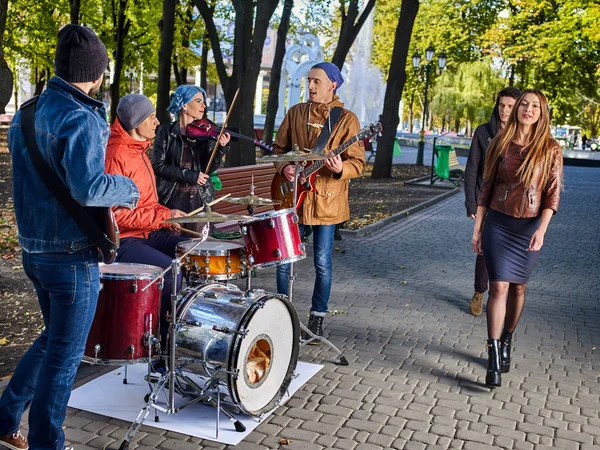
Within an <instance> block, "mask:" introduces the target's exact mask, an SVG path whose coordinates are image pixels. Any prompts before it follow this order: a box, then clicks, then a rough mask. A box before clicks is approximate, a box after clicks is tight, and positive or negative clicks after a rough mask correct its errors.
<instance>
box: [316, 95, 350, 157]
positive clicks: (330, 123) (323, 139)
mask: <svg viewBox="0 0 600 450" xmlns="http://www.w3.org/2000/svg"><path fill="white" fill-rule="evenodd" d="M342 111H343V109H342V108H340V107H339V106H336V107H335V108H333V109H332V110H331V112H330V113H329V119H328V120H326V121H325V123H324V124H323V128H321V134H320V135H319V138H318V139H317V145H315V148H314V150H313V153H319V154H322V153H323V151H324V150H325V146H326V145H327V142H329V138H330V137H331V132H332V131H333V129H334V128H335V124H336V123H337V121H338V119H339V118H340V116H341V115H342Z"/></svg>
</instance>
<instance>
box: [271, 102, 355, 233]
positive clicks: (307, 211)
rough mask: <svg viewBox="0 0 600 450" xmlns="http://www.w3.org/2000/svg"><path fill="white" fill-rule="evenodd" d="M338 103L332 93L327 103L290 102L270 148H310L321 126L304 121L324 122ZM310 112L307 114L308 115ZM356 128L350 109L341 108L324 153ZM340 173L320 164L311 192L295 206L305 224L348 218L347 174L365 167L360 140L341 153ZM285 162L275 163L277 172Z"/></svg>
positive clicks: (332, 222)
mask: <svg viewBox="0 0 600 450" xmlns="http://www.w3.org/2000/svg"><path fill="white" fill-rule="evenodd" d="M336 106H339V107H341V108H343V107H344V104H343V103H342V102H340V100H339V98H338V97H337V95H336V96H334V98H333V101H332V102H331V103H328V104H325V103H300V104H298V105H294V106H292V107H291V108H290V109H289V110H288V112H287V114H286V115H285V117H284V119H283V122H281V125H280V127H279V130H278V131H277V136H276V138H275V143H274V144H273V148H274V149H275V152H276V153H283V152H287V151H290V150H291V149H292V145H293V144H298V147H299V148H300V150H303V149H305V148H306V149H312V148H314V146H315V145H316V143H317V139H318V137H319V134H321V128H318V127H311V126H308V125H307V122H308V121H309V120H310V123H312V124H325V122H327V119H328V118H329V111H330V110H331V109H332V108H334V107H336ZM309 115H310V117H309ZM359 131H360V122H359V121H358V118H357V117H356V116H355V115H354V113H352V112H351V111H349V110H347V109H344V111H343V112H342V114H341V115H340V118H339V119H338V122H337V124H336V125H335V127H334V128H333V130H332V132H331V137H330V138H329V142H328V143H327V145H326V146H325V153H327V152H328V151H330V150H332V149H335V148H336V147H338V146H339V145H340V144H342V143H344V142H345V141H347V140H348V139H350V138H351V137H352V136H354V135H355V134H357V133H358V132H359ZM341 157H342V164H343V169H342V174H341V176H339V175H336V174H334V173H333V172H331V171H330V170H329V169H327V167H322V168H321V169H320V170H319V172H318V174H317V176H316V178H315V188H316V190H315V192H309V193H307V195H306V198H305V199H304V202H303V203H302V206H301V207H300V209H299V210H298V215H299V216H300V223H302V224H305V225H334V224H338V223H342V222H344V221H346V220H348V219H349V218H350V205H349V203H348V183H349V180H350V179H351V178H356V177H358V176H359V175H360V174H361V172H362V170H363V168H364V167H365V164H366V160H365V149H364V147H363V146H362V142H360V141H358V142H357V143H355V144H352V145H351V146H350V147H348V149H347V150H346V151H345V152H344V153H342V154H341ZM287 164H289V163H285V164H281V163H280V164H277V165H276V168H277V170H278V172H279V173H281V171H282V170H283V168H284V167H285V166H286V165H287Z"/></svg>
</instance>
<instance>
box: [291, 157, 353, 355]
mask: <svg viewBox="0 0 600 450" xmlns="http://www.w3.org/2000/svg"><path fill="white" fill-rule="evenodd" d="M303 166H304V164H303V163H301V162H299V161H297V162H296V163H295V166H294V183H293V186H294V189H293V197H292V199H293V201H294V203H295V202H296V194H297V192H298V177H299V175H300V168H301V167H303ZM294 207H295V205H294ZM289 264H290V275H289V277H288V298H289V300H290V302H291V303H292V304H293V296H294V281H296V275H295V273H294V262H291V263H289ZM300 328H302V330H303V331H304V333H305V335H308V336H310V337H309V338H308V339H307V340H305V341H302V340H301V341H300V345H306V344H309V343H311V342H313V341H320V342H322V343H323V344H325V345H327V346H328V347H329V348H331V349H332V350H334V351H335V352H336V353H337V359H338V361H337V364H339V365H340V366H347V365H348V360H347V359H346V358H345V357H344V355H343V354H342V352H341V350H340V349H338V348H337V347H336V346H335V345H333V344H332V343H331V342H330V341H329V340H328V339H326V338H325V337H323V336H318V335H316V334H314V333H313V332H312V331H310V330H309V329H308V327H307V326H306V325H304V324H303V323H302V321H300Z"/></svg>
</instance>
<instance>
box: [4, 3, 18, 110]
mask: <svg viewBox="0 0 600 450" xmlns="http://www.w3.org/2000/svg"><path fill="white" fill-rule="evenodd" d="M7 14H8V0H0V114H4V113H5V112H6V109H5V108H6V105H8V102H9V101H10V96H11V95H12V92H13V82H14V79H13V73H12V70H10V68H9V67H8V64H7V62H6V60H5V59H4V38H3V36H4V30H5V29H6V16H7ZM15 104H16V105H18V103H15Z"/></svg>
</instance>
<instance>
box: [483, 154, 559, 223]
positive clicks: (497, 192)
mask: <svg viewBox="0 0 600 450" xmlns="http://www.w3.org/2000/svg"><path fill="white" fill-rule="evenodd" d="M520 148H521V146H518V145H517V144H514V143H513V144H511V145H510V146H509V148H508V149H507V151H506V152H505V153H504V154H503V155H502V156H501V157H500V161H499V162H498V166H497V168H496V176H495V177H493V179H491V180H488V181H484V182H483V185H482V186H481V191H480V192H479V200H478V202H477V205H479V206H485V207H487V208H491V209H493V210H496V211H499V212H501V213H503V214H507V215H509V216H512V217H516V218H518V219H521V218H532V217H538V216H539V215H541V213H542V211H543V210H544V209H552V210H554V213H556V212H557V211H558V203H559V201H560V190H561V186H562V168H563V157H562V151H561V149H560V146H559V145H558V143H556V142H554V143H553V145H552V147H551V150H550V152H551V158H552V166H551V173H550V175H549V177H548V181H547V183H546V185H545V186H541V185H540V178H541V173H540V170H539V169H538V170H537V172H536V177H535V178H534V182H533V184H532V186H530V187H529V188H528V187H526V186H524V185H523V184H522V183H521V182H520V181H519V177H518V176H517V174H516V171H517V169H518V168H519V167H520V165H521V163H522V162H523V158H524V155H521V154H520V152H519V150H520Z"/></svg>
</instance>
